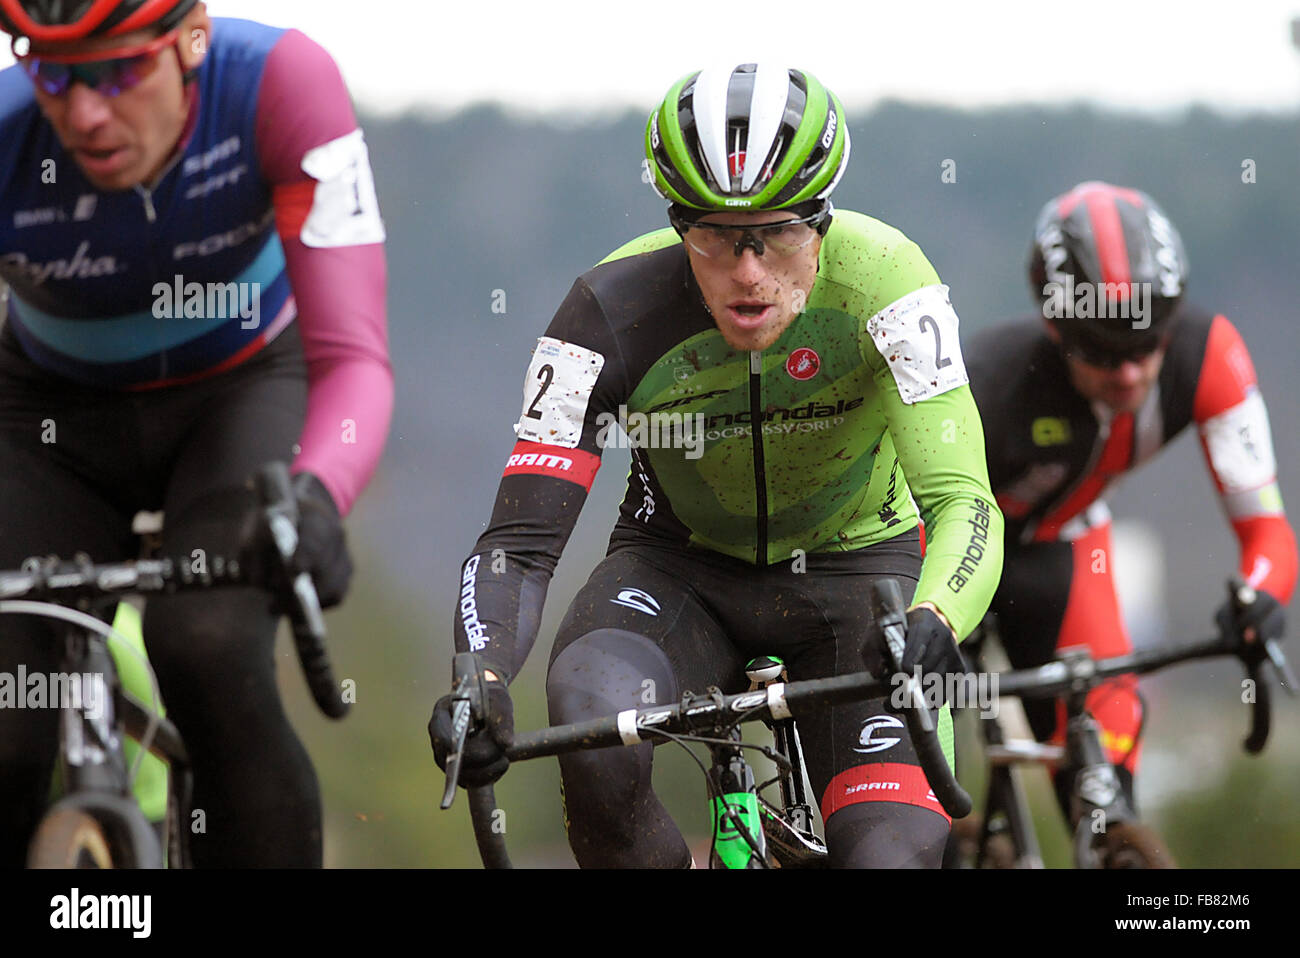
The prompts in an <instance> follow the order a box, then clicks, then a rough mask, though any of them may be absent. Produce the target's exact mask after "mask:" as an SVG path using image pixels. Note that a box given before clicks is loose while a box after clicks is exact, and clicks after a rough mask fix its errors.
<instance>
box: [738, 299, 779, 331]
mask: <svg viewBox="0 0 1300 958" xmlns="http://www.w3.org/2000/svg"><path fill="white" fill-rule="evenodd" d="M771 309H772V306H771V304H770V303H756V302H738V303H729V304H728V307H727V310H728V312H729V313H731V320H732V322H733V323H735V324H736V325H737V326H741V327H744V328H747V329H748V328H753V327H755V326H760V325H762V323H763V322H764V321H766V319H767V317H768V315H769V313H770V311H771Z"/></svg>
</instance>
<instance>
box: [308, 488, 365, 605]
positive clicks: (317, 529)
mask: <svg viewBox="0 0 1300 958" xmlns="http://www.w3.org/2000/svg"><path fill="white" fill-rule="evenodd" d="M293 495H294V498H295V499H297V500H298V550H297V551H296V552H295V553H294V554H293V572H294V574H295V575H296V574H297V573H299V572H307V573H310V574H311V578H312V582H314V583H315V584H316V594H317V595H318V596H320V604H321V608H322V609H328V608H330V607H331V606H335V605H338V604H339V603H340V602H342V601H343V597H344V596H345V595H347V592H348V584H349V583H350V582H351V581H352V557H351V556H349V555H348V545H347V539H346V537H345V536H344V534H343V518H342V517H341V516H340V515H339V508H338V506H336V505H335V504H334V497H333V496H331V495H330V494H329V490H328V489H326V488H325V485H324V483H322V482H321V481H320V480H319V479H317V478H316V477H315V476H314V475H312V474H311V473H310V472H300V473H298V474H297V475H296V476H294V477H293Z"/></svg>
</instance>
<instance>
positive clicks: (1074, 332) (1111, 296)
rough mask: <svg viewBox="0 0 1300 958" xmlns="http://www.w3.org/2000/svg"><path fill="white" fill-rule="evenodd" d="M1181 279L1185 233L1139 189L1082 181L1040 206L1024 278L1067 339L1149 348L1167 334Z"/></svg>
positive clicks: (1103, 348) (1132, 350)
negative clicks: (1183, 235)
mask: <svg viewBox="0 0 1300 958" xmlns="http://www.w3.org/2000/svg"><path fill="white" fill-rule="evenodd" d="M1186 285H1187V255H1186V253H1184V251H1183V241H1182V239H1181V238H1180V237H1179V235H1178V231H1177V230H1176V229H1174V227H1173V224H1172V223H1170V222H1169V218H1168V217H1167V216H1165V214H1164V212H1163V211H1162V210H1161V209H1160V207H1159V206H1157V205H1156V203H1155V201H1154V200H1152V199H1151V197H1149V196H1147V195H1146V194H1145V193H1142V192H1140V191H1139V190H1135V189H1127V188H1124V187H1119V186H1112V185H1110V184H1109V183H1101V182H1097V181H1090V182H1087V183H1080V184H1079V185H1078V186H1076V187H1074V189H1072V190H1070V191H1069V192H1068V193H1063V194H1062V195H1060V196H1058V197H1056V198H1054V199H1052V200H1050V201H1049V202H1048V203H1047V204H1046V205H1045V206H1044V207H1043V208H1042V210H1041V212H1039V214H1038V221H1037V223H1036V224H1035V226H1034V242H1033V246H1032V247H1031V248H1030V252H1029V286H1030V290H1031V292H1032V295H1033V297H1034V299H1035V300H1037V301H1038V302H1039V303H1040V304H1041V306H1042V310H1043V316H1044V318H1046V319H1050V320H1051V321H1052V322H1053V323H1054V324H1055V325H1056V327H1057V329H1058V330H1059V331H1060V333H1061V336H1062V338H1063V339H1064V340H1065V342H1066V344H1067V345H1069V344H1070V343H1072V342H1073V343H1076V344H1086V345H1088V346H1090V347H1092V350H1093V351H1094V352H1112V353H1116V354H1139V353H1143V352H1149V351H1150V350H1151V349H1154V348H1155V347H1156V345H1158V343H1159V342H1160V341H1161V340H1162V339H1163V338H1164V337H1165V336H1166V335H1167V333H1168V331H1169V329H1170V325H1171V322H1172V320H1173V317H1174V314H1175V308H1176V307H1177V305H1178V302H1179V300H1180V299H1181V298H1182V295H1183V290H1184V288H1185V287H1186Z"/></svg>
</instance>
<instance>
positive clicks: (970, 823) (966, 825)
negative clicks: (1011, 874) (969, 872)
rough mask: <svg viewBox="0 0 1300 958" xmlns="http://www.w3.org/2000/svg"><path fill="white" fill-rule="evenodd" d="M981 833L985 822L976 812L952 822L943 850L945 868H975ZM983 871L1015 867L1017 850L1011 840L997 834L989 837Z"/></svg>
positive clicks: (1000, 833) (985, 849)
mask: <svg viewBox="0 0 1300 958" xmlns="http://www.w3.org/2000/svg"><path fill="white" fill-rule="evenodd" d="M983 831H984V819H983V817H982V816H981V815H980V813H979V812H971V813H970V814H969V815H967V816H966V817H965V818H959V819H957V820H955V821H954V822H953V823H952V833H951V834H950V835H949V837H948V846H947V848H946V849H945V850H944V863H943V867H944V868H974V867H975V862H976V861H978V860H979V851H980V848H979V843H980V836H981V835H982V834H983ZM983 867H985V868H1015V867H1016V847H1015V844H1014V843H1013V842H1012V841H1011V837H1010V836H1009V835H1007V834H1004V833H1002V832H997V833H995V834H992V835H990V836H989V837H988V839H987V840H986V841H985V843H984V865H983Z"/></svg>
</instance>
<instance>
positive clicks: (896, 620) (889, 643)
mask: <svg viewBox="0 0 1300 958" xmlns="http://www.w3.org/2000/svg"><path fill="white" fill-rule="evenodd" d="M879 588H880V589H881V590H882V591H883V592H884V593H885V596H886V597H887V598H886V600H885V605H884V608H886V609H889V610H891V611H888V612H885V613H884V614H883V615H881V616H880V622H879V625H880V632H881V634H882V635H883V636H884V638H885V648H886V649H887V650H888V652H889V659H890V665H892V666H893V669H894V674H895V675H902V676H903V701H904V702H905V703H906V705H907V708H909V709H912V710H913V711H914V712H915V714H916V717H917V719H918V721H919V722H920V723H921V728H922V729H924V730H925V732H926V734H927V735H928V734H930V733H931V732H933V731H934V722H933V721H932V720H931V718H930V709H929V708H928V707H927V706H926V704H925V697H924V696H923V695H922V694H921V688H920V685H919V684H918V683H917V681H916V677H915V676H912V675H904V674H903V651H904V649H905V648H906V646H907V615H906V613H903V612H900V611H897V610H899V609H902V608H903V607H904V606H903V593H902V590H901V589H899V587H898V583H897V582H896V581H894V580H893V579H885V580H883V581H881V582H880V583H879Z"/></svg>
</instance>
